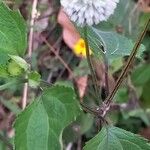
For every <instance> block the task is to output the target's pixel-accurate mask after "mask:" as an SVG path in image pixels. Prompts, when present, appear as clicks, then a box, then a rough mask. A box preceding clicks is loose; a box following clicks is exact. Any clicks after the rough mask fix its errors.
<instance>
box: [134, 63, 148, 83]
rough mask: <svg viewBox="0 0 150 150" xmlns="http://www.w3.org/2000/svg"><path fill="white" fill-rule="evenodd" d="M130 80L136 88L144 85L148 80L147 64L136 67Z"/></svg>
mask: <svg viewBox="0 0 150 150" xmlns="http://www.w3.org/2000/svg"><path fill="white" fill-rule="evenodd" d="M131 79H132V81H133V83H134V85H136V86H140V85H144V84H146V83H147V82H148V81H149V80H150V67H149V64H143V65H141V66H139V67H137V68H136V69H135V70H134V71H133V73H132V76H131Z"/></svg>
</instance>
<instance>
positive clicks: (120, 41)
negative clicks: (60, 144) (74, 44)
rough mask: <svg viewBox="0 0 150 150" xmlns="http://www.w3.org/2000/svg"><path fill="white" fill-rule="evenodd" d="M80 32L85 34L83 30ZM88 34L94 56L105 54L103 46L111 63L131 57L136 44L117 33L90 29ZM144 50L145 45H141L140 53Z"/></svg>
mask: <svg viewBox="0 0 150 150" xmlns="http://www.w3.org/2000/svg"><path fill="white" fill-rule="evenodd" d="M80 32H81V34H83V33H82V30H81V31H80ZM87 34H88V41H89V46H90V48H91V50H92V51H93V52H94V54H95V55H101V54H102V53H103V52H102V50H101V45H103V46H104V51H105V52H106V55H107V58H108V60H109V61H110V62H111V61H112V60H114V59H116V58H119V57H123V56H128V55H130V53H131V50H132V49H133V47H134V43H133V42H132V41H131V40H130V39H128V38H126V37H125V36H123V35H120V34H118V33H115V32H105V31H101V30H99V29H96V28H94V27H88V29H87ZM144 50H145V47H144V45H141V47H140V50H139V51H140V52H143V51H144ZM139 56H140V54H139Z"/></svg>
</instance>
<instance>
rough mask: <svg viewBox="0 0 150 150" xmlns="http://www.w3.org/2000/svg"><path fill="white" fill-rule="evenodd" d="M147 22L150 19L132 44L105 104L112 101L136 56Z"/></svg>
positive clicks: (147, 25)
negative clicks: (131, 48) (126, 59)
mask: <svg viewBox="0 0 150 150" xmlns="http://www.w3.org/2000/svg"><path fill="white" fill-rule="evenodd" d="M149 24H150V19H149V20H148V22H147V23H146V26H145V28H144V31H143V32H142V33H141V35H140V37H139V38H138V40H137V42H136V44H135V46H134V48H133V50H132V52H131V54H130V56H129V58H128V61H127V64H126V66H125V67H124V69H123V70H122V72H121V74H120V76H119V78H118V80H117V82H116V85H115V87H114V89H113V91H112V92H111V93H110V94H109V96H108V97H107V99H106V100H105V104H107V105H110V104H111V102H112V101H113V98H114V96H115V94H116V92H117V91H118V89H119V87H120V85H121V83H122V81H123V79H124V77H125V76H126V75H127V73H128V70H129V67H130V65H131V64H132V62H133V60H134V58H135V56H136V54H137V51H138V49H139V47H140V44H141V42H142V40H143V38H144V36H145V34H146V32H147V29H148V27H149Z"/></svg>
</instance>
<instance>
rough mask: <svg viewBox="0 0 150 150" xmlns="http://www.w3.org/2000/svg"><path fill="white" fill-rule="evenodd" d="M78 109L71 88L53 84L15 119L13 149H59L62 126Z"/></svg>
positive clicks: (68, 121) (74, 115)
mask: <svg viewBox="0 0 150 150" xmlns="http://www.w3.org/2000/svg"><path fill="white" fill-rule="evenodd" d="M79 113H80V109H79V106H78V103H77V101H76V99H75V95H74V91H73V90H72V88H69V87H64V86H54V87H51V88H49V89H47V90H46V91H44V92H43V94H42V95H41V97H39V99H38V100H36V101H34V102H33V103H32V104H31V105H30V106H29V107H28V108H27V109H25V110H24V111H23V112H22V113H21V114H20V115H19V116H18V119H17V120H16V122H15V131H16V136H15V150H61V149H62V132H63V129H64V128H65V127H66V126H67V125H69V124H70V123H71V122H72V121H74V120H75V119H76V117H77V116H78V115H79Z"/></svg>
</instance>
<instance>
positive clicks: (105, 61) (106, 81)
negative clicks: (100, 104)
mask: <svg viewBox="0 0 150 150" xmlns="http://www.w3.org/2000/svg"><path fill="white" fill-rule="evenodd" d="M103 57H104V64H105V95H106V97H107V96H108V95H109V79H108V71H109V65H108V59H107V56H106V54H104V56H103Z"/></svg>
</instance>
